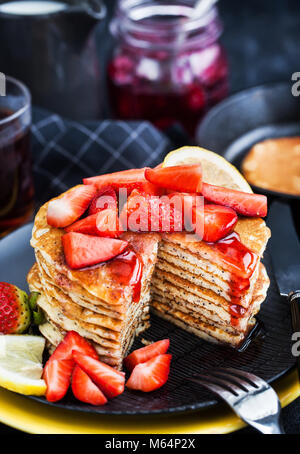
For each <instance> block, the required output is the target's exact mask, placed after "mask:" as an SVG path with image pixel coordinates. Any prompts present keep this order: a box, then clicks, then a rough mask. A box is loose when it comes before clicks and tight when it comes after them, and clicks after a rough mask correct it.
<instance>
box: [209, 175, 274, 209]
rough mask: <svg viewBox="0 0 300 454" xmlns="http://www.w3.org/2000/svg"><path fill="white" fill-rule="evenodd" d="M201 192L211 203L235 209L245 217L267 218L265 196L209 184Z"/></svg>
mask: <svg viewBox="0 0 300 454" xmlns="http://www.w3.org/2000/svg"><path fill="white" fill-rule="evenodd" d="M201 192H202V194H203V196H204V197H205V199H206V200H208V201H209V202H212V203H217V204H219V205H224V206H227V207H230V208H233V209H234V210H235V211H236V212H237V213H238V214H241V215H243V216H258V217H265V216H266V215H267V212H268V204H267V197H266V196H265V195H260V194H248V193H247V192H241V191H235V190H234V189H227V188H222V187H220V186H214V185H212V184H208V183H203V185H202V191H201Z"/></svg>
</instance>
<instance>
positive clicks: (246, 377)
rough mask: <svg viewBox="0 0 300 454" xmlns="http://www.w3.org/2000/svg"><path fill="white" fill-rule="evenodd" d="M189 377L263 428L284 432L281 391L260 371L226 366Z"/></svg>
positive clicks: (266, 431)
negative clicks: (258, 375) (266, 380)
mask: <svg viewBox="0 0 300 454" xmlns="http://www.w3.org/2000/svg"><path fill="white" fill-rule="evenodd" d="M189 380H191V381H193V382H195V383H197V384H199V385H202V386H204V387H205V388H208V389H209V390H210V391H212V392H213V393H215V394H217V395H218V396H219V397H221V398H222V399H223V400H225V402H227V404H228V405H229V406H230V407H231V408H232V410H233V411H234V412H235V413H236V414H237V415H238V416H239V417H240V418H241V419H242V420H243V421H245V422H246V423H248V424H249V425H250V426H252V427H254V428H255V429H257V430H258V431H259V432H261V433H264V434H284V430H283V427H282V424H281V421H280V412H281V405H280V402H279V399H278V397H277V394H276V392H275V391H274V389H273V388H272V387H271V386H270V385H268V383H266V382H265V381H264V380H262V379H261V378H259V377H257V376H256V375H253V374H249V373H248V372H244V371H242V370H237V369H232V368H224V369H214V370H210V371H207V372H205V373H203V374H197V375H194V376H193V377H190V378H189Z"/></svg>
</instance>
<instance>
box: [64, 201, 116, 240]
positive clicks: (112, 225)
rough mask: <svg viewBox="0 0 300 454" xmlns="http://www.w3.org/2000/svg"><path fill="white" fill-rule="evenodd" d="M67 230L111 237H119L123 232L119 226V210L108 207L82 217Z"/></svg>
mask: <svg viewBox="0 0 300 454" xmlns="http://www.w3.org/2000/svg"><path fill="white" fill-rule="evenodd" d="M66 231H67V232H79V233H85V234H87V235H98V236H106V237H110V238H118V237H119V236H120V235H121V232H122V231H121V229H120V227H119V218H118V211H117V209H116V208H114V209H111V208H107V209H106V210H103V211H99V212H98V213H95V214H91V215H90V216H87V217H86V218H84V219H80V220H79V221H76V222H74V224H72V225H70V226H69V227H67V228H66Z"/></svg>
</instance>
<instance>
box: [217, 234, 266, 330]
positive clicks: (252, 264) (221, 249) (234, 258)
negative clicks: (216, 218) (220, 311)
mask: <svg viewBox="0 0 300 454" xmlns="http://www.w3.org/2000/svg"><path fill="white" fill-rule="evenodd" d="M210 245H211V247H212V248H213V249H215V250H216V251H218V253H219V257H220V260H221V262H222V263H223V265H224V266H225V267H226V268H227V269H229V270H230V272H231V281H230V284H229V285H230V290H229V295H230V297H231V304H230V307H229V309H230V315H231V325H232V326H237V324H238V319H239V318H241V317H243V316H244V315H245V313H246V312H247V309H246V308H244V307H243V306H241V305H240V304H238V303H239V300H240V297H241V296H242V295H243V294H244V293H245V292H246V291H247V290H248V289H249V287H250V278H251V276H252V274H253V272H254V270H255V268H256V266H257V263H258V261H259V256H258V255H257V254H255V253H254V252H252V251H251V250H250V249H249V248H247V246H245V245H244V244H243V243H242V242H241V240H240V237H239V234H238V233H236V232H233V233H231V234H230V235H228V236H227V237H225V238H223V239H222V240H220V241H218V242H216V243H210Z"/></svg>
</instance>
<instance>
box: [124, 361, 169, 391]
mask: <svg viewBox="0 0 300 454" xmlns="http://www.w3.org/2000/svg"><path fill="white" fill-rule="evenodd" d="M171 359H172V355H169V354H165V355H158V356H155V357H154V358H152V359H150V360H149V361H147V362H146V363H141V364H138V365H137V366H135V368H134V369H133V371H132V373H131V375H130V378H129V380H128V381H127V383H126V386H127V388H130V389H136V390H140V391H144V392H146V393H148V392H150V391H154V390H155V389H158V388H161V387H162V386H163V385H164V384H165V383H166V382H167V380H168V377H169V373H170V364H171Z"/></svg>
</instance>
